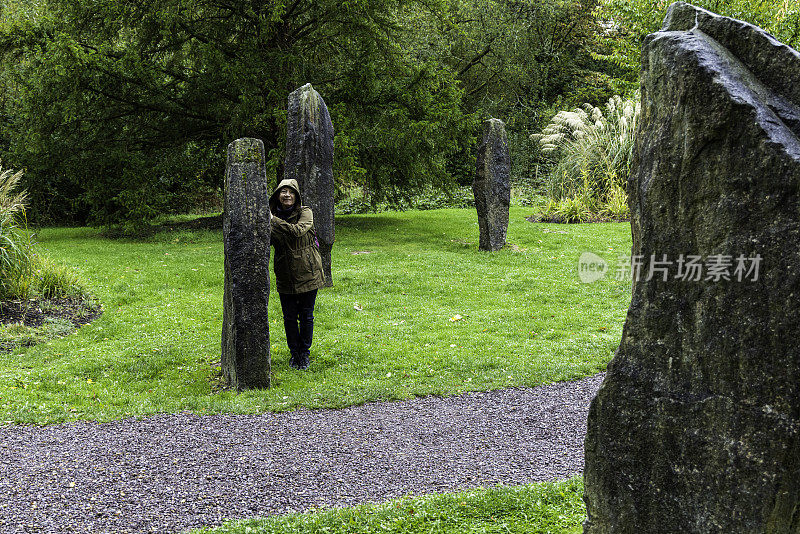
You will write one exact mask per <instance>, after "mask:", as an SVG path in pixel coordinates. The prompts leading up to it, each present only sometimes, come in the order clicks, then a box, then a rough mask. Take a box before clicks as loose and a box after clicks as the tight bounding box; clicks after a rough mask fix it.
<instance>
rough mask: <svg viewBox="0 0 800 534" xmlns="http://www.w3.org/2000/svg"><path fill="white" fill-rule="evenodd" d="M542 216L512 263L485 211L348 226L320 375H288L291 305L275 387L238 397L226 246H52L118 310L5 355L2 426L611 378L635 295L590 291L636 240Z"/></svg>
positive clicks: (517, 246) (276, 328) (339, 230)
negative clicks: (225, 373) (483, 218)
mask: <svg viewBox="0 0 800 534" xmlns="http://www.w3.org/2000/svg"><path fill="white" fill-rule="evenodd" d="M529 214H530V208H512V210H511V223H510V225H509V231H508V236H509V237H508V241H509V243H510V244H511V245H512V246H510V247H507V248H506V249H504V250H502V251H500V252H496V253H485V252H479V251H478V250H477V241H478V227H477V217H476V215H475V212H474V210H433V211H409V212H400V213H381V214H375V215H347V216H340V217H338V218H337V226H336V237H337V241H336V245H335V247H334V250H333V266H334V283H335V287H333V288H329V289H323V290H320V294H319V297H318V299H317V308H316V325H315V336H314V346H313V347H312V365H311V368H310V369H309V370H308V371H306V372H302V371H297V370H294V369H292V368H290V367H289V365H288V358H289V354H288V349H287V348H286V345H285V339H284V334H283V325H282V321H281V314H280V304H279V300H278V298H277V294H275V293H274V290H273V294H272V296H271V298H270V314H271V317H272V319H271V324H270V334H271V339H272V363H273V388H272V389H270V390H263V391H248V392H244V393H241V394H238V395H237V394H236V393H234V392H231V391H226V390H221V389H220V388H219V379H218V378H217V377H218V369H219V368H218V363H219V359H220V332H221V328H222V286H223V267H222V265H223V251H222V236H221V232H219V231H216V232H214V231H196V232H188V231H183V232H162V233H159V234H157V235H156V236H155V237H152V238H149V239H147V240H145V241H133V240H115V239H106V238H103V237H101V236H100V235H99V233H98V232H97V231H96V230H94V229H89V228H54V229H43V230H42V231H41V232H39V233H38V240H39V242H40V243H41V245H42V247H43V248H44V249H45V251H46V252H47V253H48V254H49V256H51V257H52V258H54V259H55V260H58V261H60V262H63V263H66V264H68V265H72V266H74V267H75V268H76V269H77V270H78V271H80V273H81V275H82V276H83V278H84V279H85V280H86V281H87V282H88V285H89V287H90V288H91V290H92V291H93V292H94V294H95V295H96V296H97V297H98V298H99V299H100V301H101V302H102V303H103V306H104V310H105V311H104V314H103V316H102V317H101V318H100V319H98V320H96V321H95V322H94V323H93V324H91V325H89V326H86V327H83V328H81V329H80V330H78V331H77V332H76V333H74V334H72V335H69V336H67V337H65V338H61V339H57V340H54V341H50V342H48V343H46V344H41V345H37V346H35V347H32V348H28V349H24V350H18V351H15V352H14V353H11V354H9V353H4V354H0V361H2V364H0V424H4V423H5V424H50V423H56V422H62V421H69V420H76V419H94V420H99V421H104V420H110V419H116V418H122V417H127V416H143V415H147V414H153V413H158V412H178V411H182V410H189V411H194V412H197V413H213V412H236V413H252V412H261V411H278V410H289V409H294V408H298V407H309V408H320V407H342V406H347V405H352V404H357V403H363V402H367V401H374V400H391V399H401V398H407V397H411V396H414V395H430V394H439V395H453V394H458V393H461V392H464V391H472V390H490V389H497V388H504V387H512V386H535V385H539V384H543V383H548V382H554V381H561V380H571V379H576V378H580V377H583V376H587V375H590V374H593V373H595V372H597V371H598V370H601V369H603V368H605V365H606V364H607V362H608V361H609V359H610V357H611V354H612V352H613V350H614V349H615V348H616V345H617V343H618V340H619V338H620V333H621V328H622V323H623V320H624V317H625V313H626V310H627V307H628V304H629V301H630V282H619V281H616V280H613V279H610V278H607V279H605V280H602V281H599V282H596V283H592V284H582V283H580V281H579V280H578V276H577V261H578V257H579V256H580V254H581V253H582V252H584V251H587V250H588V251H592V252H595V253H598V254H600V255H601V256H603V257H604V258H606V260H607V261H608V262H609V264H610V265H612V266H613V265H616V262H617V256H618V255H622V254H627V253H629V251H630V225H629V224H627V223H610V224H587V225H569V226H564V225H549V224H532V223H529V222H527V221H525V220H524V217H525V216H527V215H529ZM454 319H457V320H454Z"/></svg>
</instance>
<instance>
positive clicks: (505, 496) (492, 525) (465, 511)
mask: <svg viewBox="0 0 800 534" xmlns="http://www.w3.org/2000/svg"><path fill="white" fill-rule="evenodd" d="M582 493H583V482H582V481H581V480H580V479H579V478H573V479H571V480H566V481H563V482H555V483H553V482H546V483H541V484H529V485H526V486H518V487H508V486H498V487H494V488H480V489H475V490H469V491H464V492H460V493H445V494H442V495H431V496H407V497H404V498H402V499H397V500H393V501H389V502H386V503H382V504H368V505H361V506H355V507H349V508H338V509H332V510H318V511H312V512H308V513H304V514H289V515H282V516H275V517H270V518H264V519H248V520H244V521H235V522H231V523H227V524H225V525H223V526H221V527H217V528H208V529H202V530H199V531H193V532H195V533H196V534H201V533H202V534H266V533H269V534H290V533H291V534H301V533H307V534H312V533H317V532H327V533H329V534H355V533H370V532H375V533H377V532H393V533H396V534H464V533H475V534H477V533H488V532H497V533H501V532H502V533H507V534H572V533H574V534H577V533H579V532H581V523H582V522H583V520H584V519H585V518H586V509H585V506H584V504H583V501H582V500H581V495H582Z"/></svg>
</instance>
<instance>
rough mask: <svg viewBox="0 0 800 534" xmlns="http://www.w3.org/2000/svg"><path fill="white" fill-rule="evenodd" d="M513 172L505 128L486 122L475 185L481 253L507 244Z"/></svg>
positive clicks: (473, 191) (499, 123)
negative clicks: (511, 176)
mask: <svg viewBox="0 0 800 534" xmlns="http://www.w3.org/2000/svg"><path fill="white" fill-rule="evenodd" d="M510 173H511V157H510V156H509V154H508V137H507V136H506V125H505V123H504V122H503V121H501V120H500V119H489V120H487V121H484V122H483V135H482V137H481V142H480V144H479V145H478V164H477V169H476V171H475V180H473V182H472V193H473V194H474V195H475V208H476V209H477V210H478V230H479V232H480V237H479V242H478V248H479V249H480V250H500V249H501V248H503V247H504V246H505V244H506V231H507V230H508V207H509V206H510V204H511V183H510V181H509V180H510Z"/></svg>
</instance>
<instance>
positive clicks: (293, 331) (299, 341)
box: [278, 289, 317, 355]
mask: <svg viewBox="0 0 800 534" xmlns="http://www.w3.org/2000/svg"><path fill="white" fill-rule="evenodd" d="M278 296H279V297H280V299H281V310H282V311H283V328H284V330H285V331H286V344H287V345H289V352H291V353H292V355H301V354H308V353H309V351H310V349H311V341H312V340H313V338H314V303H315V302H316V300H317V290H316V289H315V290H313V291H308V292H306V293H297V294H294V295H290V294H287V293H278Z"/></svg>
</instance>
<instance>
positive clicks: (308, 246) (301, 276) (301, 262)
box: [269, 180, 325, 369]
mask: <svg viewBox="0 0 800 534" xmlns="http://www.w3.org/2000/svg"><path fill="white" fill-rule="evenodd" d="M269 207H270V211H271V212H272V233H271V237H272V239H271V241H272V245H273V246H274V247H275V279H276V285H277V288H278V296H279V297H280V299H281V310H283V327H284V329H285V330H286V343H287V344H288V345H289V352H291V354H292V357H291V359H290V360H289V364H290V365H291V366H292V367H294V368H295V369H308V366H309V363H310V354H311V353H310V349H311V341H312V338H313V335H314V302H315V301H316V298H317V289H319V288H320V287H322V286H323V285H325V275H324V274H323V272H322V257H321V256H320V254H319V244H318V242H317V239H316V233H315V232H314V215H313V213H312V212H311V208H309V207H308V206H303V205H301V199H300V188H299V187H298V186H297V181H296V180H283V181H282V182H281V183H280V184H278V187H277V188H276V189H275V192H274V193H272V196H270V197H269Z"/></svg>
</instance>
